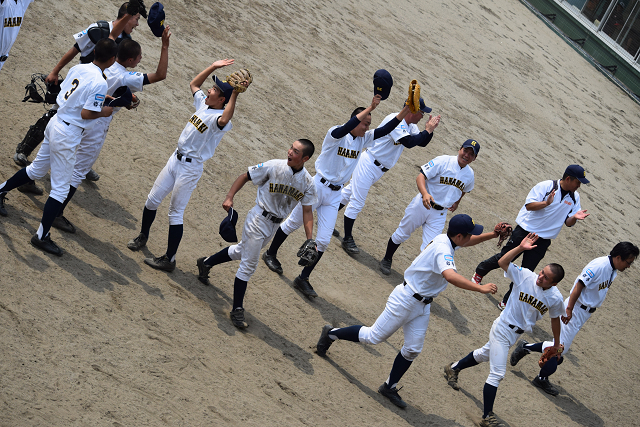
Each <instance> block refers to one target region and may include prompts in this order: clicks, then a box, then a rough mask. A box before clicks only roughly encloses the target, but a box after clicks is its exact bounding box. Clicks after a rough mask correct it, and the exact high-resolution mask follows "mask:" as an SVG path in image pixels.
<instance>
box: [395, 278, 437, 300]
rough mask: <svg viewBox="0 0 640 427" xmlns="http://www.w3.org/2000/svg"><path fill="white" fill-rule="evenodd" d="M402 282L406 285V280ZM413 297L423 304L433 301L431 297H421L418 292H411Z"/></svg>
mask: <svg viewBox="0 0 640 427" xmlns="http://www.w3.org/2000/svg"><path fill="white" fill-rule="evenodd" d="M402 283H403V284H404V286H407V281H406V280H403V281H402ZM413 297H414V298H415V299H417V300H418V301H420V302H423V303H425V304H431V302H432V301H433V297H423V296H422V295H420V294H413Z"/></svg>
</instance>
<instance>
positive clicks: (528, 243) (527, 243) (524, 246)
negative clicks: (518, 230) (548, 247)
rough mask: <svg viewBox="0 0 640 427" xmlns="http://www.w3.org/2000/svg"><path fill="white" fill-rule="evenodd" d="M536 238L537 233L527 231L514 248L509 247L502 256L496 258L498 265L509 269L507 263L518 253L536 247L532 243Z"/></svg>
mask: <svg viewBox="0 0 640 427" xmlns="http://www.w3.org/2000/svg"><path fill="white" fill-rule="evenodd" d="M536 240H538V235H537V234H536V233H529V234H528V235H527V237H525V238H524V239H522V242H520V244H519V245H518V246H516V247H515V248H513V249H511V250H510V251H509V252H507V253H506V254H504V255H503V256H502V258H500V259H499V260H498V265H499V266H500V268H502V269H503V270H504V271H507V270H508V269H509V264H511V261H513V260H514V259H515V258H516V257H517V256H518V255H520V254H521V253H522V252H524V251H528V250H529V249H533V248H535V247H536V245H534V243H535V242H536Z"/></svg>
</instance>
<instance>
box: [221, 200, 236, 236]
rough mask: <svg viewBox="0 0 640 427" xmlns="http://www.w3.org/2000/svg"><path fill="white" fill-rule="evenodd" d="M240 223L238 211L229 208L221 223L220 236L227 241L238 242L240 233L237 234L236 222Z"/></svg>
mask: <svg viewBox="0 0 640 427" xmlns="http://www.w3.org/2000/svg"><path fill="white" fill-rule="evenodd" d="M237 223H238V212H236V211H235V209H233V208H229V212H228V214H227V217H226V218H225V219H223V220H222V222H221V223H220V236H222V238H223V239H224V240H225V242H230V243H233V242H237V241H238V235H237V234H236V224H237Z"/></svg>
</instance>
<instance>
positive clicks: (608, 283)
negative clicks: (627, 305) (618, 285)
mask: <svg viewBox="0 0 640 427" xmlns="http://www.w3.org/2000/svg"><path fill="white" fill-rule="evenodd" d="M611 283H613V282H612V281H611V280H607V281H605V282H602V283H600V284H599V285H598V290H599V291H601V290H603V289H609V288H610V287H611Z"/></svg>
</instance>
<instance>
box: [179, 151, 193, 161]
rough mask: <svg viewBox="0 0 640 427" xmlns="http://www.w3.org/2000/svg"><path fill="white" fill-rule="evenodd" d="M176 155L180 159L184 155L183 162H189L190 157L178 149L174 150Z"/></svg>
mask: <svg viewBox="0 0 640 427" xmlns="http://www.w3.org/2000/svg"><path fill="white" fill-rule="evenodd" d="M176 157H177V158H178V160H182V158H183V157H184V161H185V162H187V163H191V159H190V158H189V157H185V156H184V154H182V153H181V152H179V151H176Z"/></svg>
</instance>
